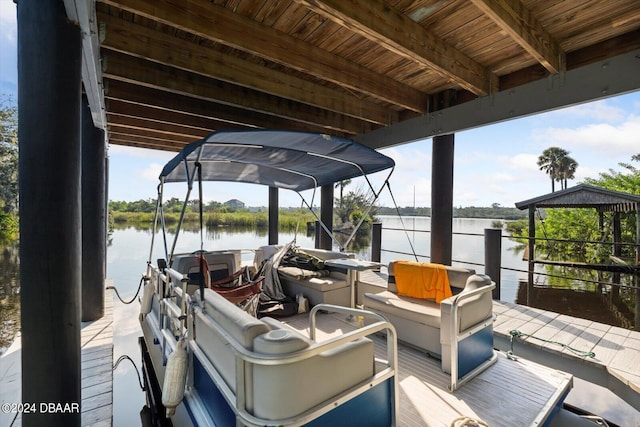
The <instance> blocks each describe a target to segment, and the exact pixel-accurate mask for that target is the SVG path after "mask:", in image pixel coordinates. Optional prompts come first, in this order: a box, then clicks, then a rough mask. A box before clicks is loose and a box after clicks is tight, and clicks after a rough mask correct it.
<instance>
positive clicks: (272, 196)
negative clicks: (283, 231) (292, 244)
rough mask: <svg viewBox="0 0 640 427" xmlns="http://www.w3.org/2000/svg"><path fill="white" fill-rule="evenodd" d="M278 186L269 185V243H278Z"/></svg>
mask: <svg viewBox="0 0 640 427" xmlns="http://www.w3.org/2000/svg"><path fill="white" fill-rule="evenodd" d="M279 208H280V206H279V202H278V188H277V187H269V244H270V245H277V244H278V221H279V219H278V209H279Z"/></svg>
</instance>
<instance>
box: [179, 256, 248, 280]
mask: <svg viewBox="0 0 640 427" xmlns="http://www.w3.org/2000/svg"><path fill="white" fill-rule="evenodd" d="M206 258H207V263H208V264H209V274H210V275H211V280H212V281H216V280H220V279H224V278H226V277H229V276H230V275H232V274H233V273H235V272H236V271H237V270H238V269H239V268H240V261H239V254H238V253H237V251H221V252H207V253H206ZM171 267H172V268H173V269H174V270H176V271H179V272H180V273H182V274H186V275H188V276H189V284H191V285H198V284H200V277H201V272H200V263H199V261H198V258H197V256H196V255H195V254H179V255H175V256H174V257H173V261H172V262H171Z"/></svg>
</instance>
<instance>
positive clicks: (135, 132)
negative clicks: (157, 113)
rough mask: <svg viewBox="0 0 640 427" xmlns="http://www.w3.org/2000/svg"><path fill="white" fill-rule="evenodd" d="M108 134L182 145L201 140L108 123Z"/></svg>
mask: <svg viewBox="0 0 640 427" xmlns="http://www.w3.org/2000/svg"><path fill="white" fill-rule="evenodd" d="M108 129H109V132H111V133H116V134H120V135H131V136H139V137H144V138H149V139H153V140H157V141H165V142H180V143H183V144H188V143H190V142H193V141H195V140H197V139H201V138H202V136H200V137H199V136H192V135H177V134H168V133H166V132H163V131H156V130H155V129H153V128H137V127H132V126H123V125H120V124H112V123H109V127H108Z"/></svg>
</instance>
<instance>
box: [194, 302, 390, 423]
mask: <svg viewBox="0 0 640 427" xmlns="http://www.w3.org/2000/svg"><path fill="white" fill-rule="evenodd" d="M319 306H322V307H321V308H319V309H316V310H313V309H312V312H313V315H312V314H311V313H310V315H309V316H310V318H312V317H314V316H315V314H316V313H317V311H318V310H320V309H323V310H330V311H336V312H337V311H340V312H345V313H351V314H354V315H361V316H366V317H370V318H375V319H377V321H376V322H374V323H372V324H370V325H367V326H364V327H362V328H359V329H355V330H353V331H350V332H347V333H346V334H343V335H341V336H339V337H334V338H331V339H329V340H326V341H323V342H322V343H314V344H313V345H311V346H310V347H308V348H306V349H303V350H300V351H296V352H292V353H290V354H288V355H284V356H283V355H270V354H263V353H257V352H254V351H251V350H247V349H246V348H244V347H243V346H242V345H240V344H239V343H238V342H237V341H236V340H235V339H234V338H233V337H232V336H231V335H230V334H229V333H228V332H227V331H225V330H224V329H223V328H222V327H220V326H219V325H218V324H217V323H215V322H213V321H212V320H211V319H210V318H209V317H208V316H207V315H206V313H203V312H202V309H201V307H199V306H197V305H196V306H195V307H194V312H193V316H194V318H195V316H197V317H198V319H199V320H200V321H202V322H203V323H204V324H206V325H207V326H208V327H210V328H212V329H213V330H215V331H216V332H217V333H218V335H219V336H220V337H221V338H222V340H224V341H225V342H226V343H228V344H229V349H230V350H231V351H233V353H235V355H236V392H235V393H234V392H233V391H232V390H231V388H230V387H229V386H228V385H227V384H226V382H225V381H224V380H223V379H222V376H221V375H220V373H219V372H218V371H217V369H216V367H215V366H214V365H213V364H212V363H211V362H210V361H209V359H208V358H207V357H206V355H205V354H204V352H203V351H202V350H201V348H200V347H199V345H198V343H197V340H190V348H191V349H192V351H193V353H194V354H195V355H196V356H197V357H198V359H199V360H200V362H201V363H202V364H203V366H204V368H205V370H206V371H207V373H208V374H209V375H210V376H211V377H212V378H213V379H214V381H215V383H216V385H217V386H218V387H219V390H220V392H221V393H222V394H223V396H224V398H225V400H226V401H227V403H228V404H229V405H230V406H231V407H233V408H235V410H236V411H237V415H238V417H239V418H240V419H241V420H242V422H244V423H246V425H253V426H266V425H272V426H276V425H303V424H305V423H308V422H309V421H311V420H313V419H315V418H317V417H319V416H321V415H323V414H324V413H326V412H329V411H330V410H331V409H333V408H334V407H335V406H337V405H340V404H342V403H344V402H346V401H348V400H349V399H351V398H353V397H355V396H357V395H359V394H361V393H364V392H366V391H367V390H369V389H371V388H372V387H374V386H376V385H378V384H380V383H382V382H384V381H386V380H388V379H389V378H393V382H394V384H393V387H394V391H393V394H394V401H393V405H394V406H393V414H392V418H393V420H394V425H397V408H398V405H399V396H398V393H397V387H398V378H397V349H396V343H397V335H396V331H395V328H394V327H393V325H391V324H390V323H389V322H387V321H386V320H385V319H384V318H383V317H382V316H378V315H375V314H374V313H371V312H367V311H366V310H358V309H349V308H344V307H338V306H333V305H328V304H320V305H319ZM316 307H318V306H316ZM314 309H315V307H314ZM310 322H311V320H310ZM313 322H314V328H315V320H313ZM383 330H387V352H388V354H389V355H390V357H389V360H387V361H386V362H387V367H386V368H384V369H382V370H381V371H379V372H377V373H375V374H374V376H373V377H371V378H370V379H368V380H365V381H363V382H361V383H360V384H357V385H355V386H353V387H351V388H350V389H348V390H347V391H345V392H342V393H340V394H339V395H337V396H334V397H332V398H331V399H329V401H326V402H323V403H321V404H319V405H316V406H315V407H313V408H311V409H309V410H308V411H306V412H304V413H303V414H301V415H298V416H296V417H293V418H288V419H281V420H265V419H261V418H258V417H255V416H254V415H252V414H250V413H249V412H248V410H247V408H246V407H245V406H246V401H245V396H246V390H245V386H246V383H245V378H244V372H245V368H246V364H252V365H263V366H281V365H286V364H291V363H295V362H299V361H302V360H306V359H309V358H311V357H313V356H316V355H318V354H320V353H323V352H325V351H327V350H330V349H333V348H336V347H339V346H341V345H342V344H346V343H348V342H351V341H354V340H356V339H359V338H362V337H365V336H368V335H372V334H375V333H377V332H380V331H383ZM310 333H311V332H310ZM389 347H391V348H389Z"/></svg>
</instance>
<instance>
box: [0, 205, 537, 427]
mask: <svg viewBox="0 0 640 427" xmlns="http://www.w3.org/2000/svg"><path fill="white" fill-rule="evenodd" d="M381 220H382V224H383V232H382V248H383V252H382V254H381V258H382V259H381V261H382V262H383V263H387V262H389V261H392V260H394V259H412V258H413V256H412V255H400V254H397V253H394V252H391V251H397V252H410V251H411V249H410V245H409V241H411V244H412V245H413V247H414V249H415V252H416V254H418V255H419V259H420V260H428V258H426V256H428V255H429V254H430V233H427V232H424V231H428V230H430V219H429V218H425V217H409V218H404V219H403V221H404V225H405V226H406V228H407V229H409V230H417V231H408V232H405V231H403V230H402V228H403V225H402V223H401V221H400V220H399V219H398V218H397V217H391V216H382V217H381ZM494 221H495V220H491V219H460V218H456V219H454V220H453V231H454V233H466V234H454V236H453V260H454V262H453V264H454V265H459V266H465V267H471V268H475V269H476V270H477V271H478V272H484V267H483V266H482V264H483V263H484V238H483V234H484V229H485V228H491V227H492V223H493V222H494ZM390 229H400V230H390ZM168 237H169V239H168V245H169V247H170V245H171V243H172V239H173V235H170V236H168ZM293 237H294V235H293V234H292V233H280V237H279V241H280V243H286V242H289V241H291V240H292V239H293ZM150 240H151V232H150V230H148V229H136V228H133V227H130V228H122V229H117V230H115V231H114V233H113V235H112V239H111V241H110V244H109V247H108V250H107V277H109V278H111V279H113V282H114V284H115V286H116V287H117V288H118V291H119V292H120V294H121V296H122V297H123V299H125V300H130V299H132V298H133V297H134V295H135V293H136V290H137V289H138V285H139V283H140V279H141V277H142V274H143V272H144V269H145V266H146V262H147V260H148V259H149V244H150ZM267 240H268V237H267V232H266V231H237V230H236V231H233V230H229V229H226V228H216V229H212V230H207V232H205V233H204V248H205V249H207V250H219V249H255V248H257V247H259V246H261V245H265V244H267ZM297 243H298V245H299V246H303V247H312V246H313V244H314V239H313V237H308V236H305V235H298V236H297ZM358 244H359V247H358V249H356V250H355V252H356V253H357V257H358V258H364V259H369V258H370V248H369V242H368V241H367V240H366V239H365V240H364V241H362V240H360V241H359V242H358ZM163 246H164V244H163V240H162V236H161V235H160V234H158V235H157V236H156V240H155V247H154V253H153V257H152V259H153V260H155V259H157V258H164V249H163ZM196 249H200V233H199V232H193V231H182V232H181V234H180V238H179V242H178V245H177V248H176V251H177V252H191V251H193V250H196ZM7 254H13V252H11V253H5V255H6V256H5V257H3V261H6V260H7V259H9V258H12V257H10V256H9V255H7ZM13 258H16V260H17V256H15V257H13ZM250 259H251V255H250V254H247V259H246V260H247V261H248V260H250ZM501 264H502V267H503V270H502V273H501V276H502V286H501V299H502V300H504V301H509V302H516V301H517V300H518V295H519V292H518V291H519V288H521V287H522V285H521V284H520V283H521V282H522V281H524V283H525V284H526V278H527V273H526V269H527V263H526V261H523V260H522V253H521V251H519V250H518V245H517V244H516V243H515V242H513V241H511V240H509V239H502V262H501ZM504 268H508V269H512V270H505V269H504ZM0 270H5V271H4V272H9V273H10V274H11V275H12V277H13V278H15V275H14V274H13V273H15V272H16V271H17V266H16V267H15V268H13V267H12V268H11V269H9V268H8V267H7V266H6V265H5V264H0ZM513 270H520V271H513ZM0 273H3V271H0ZM17 286H18V285H17V284H16V289H14V290H13V291H12V290H5V291H3V293H4V294H5V298H6V295H7V294H8V295H11V294H15V293H17ZM525 288H526V286H525ZM14 291H15V292H14ZM521 293H522V290H520V294H521ZM138 312H139V304H138V302H137V301H134V302H133V303H132V304H130V305H124V304H122V303H120V302H119V301H117V300H116V301H115V303H114V361H115V360H117V359H118V358H119V357H120V356H121V355H128V356H130V357H131V358H132V359H133V360H134V361H135V363H136V364H137V368H138V369H140V366H141V362H140V349H139V347H138V337H139V336H140V328H139V323H138ZM6 315H7V311H6V310H2V312H1V316H0V317H2V319H0V320H2V323H3V324H4V323H5V322H6V320H7V319H5V317H6ZM113 378H114V389H113V392H114V394H113V407H114V414H113V415H114V418H113V425H114V426H116V427H118V426H130V425H136V424H138V423H139V421H138V420H140V416H139V413H140V411H141V409H142V408H143V406H144V405H145V395H144V393H143V392H142V391H141V389H140V386H139V383H138V376H137V375H136V372H135V368H134V367H133V365H132V364H131V363H129V362H127V361H125V362H122V363H121V364H120V365H119V367H118V368H117V370H116V371H114V377H113Z"/></svg>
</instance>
